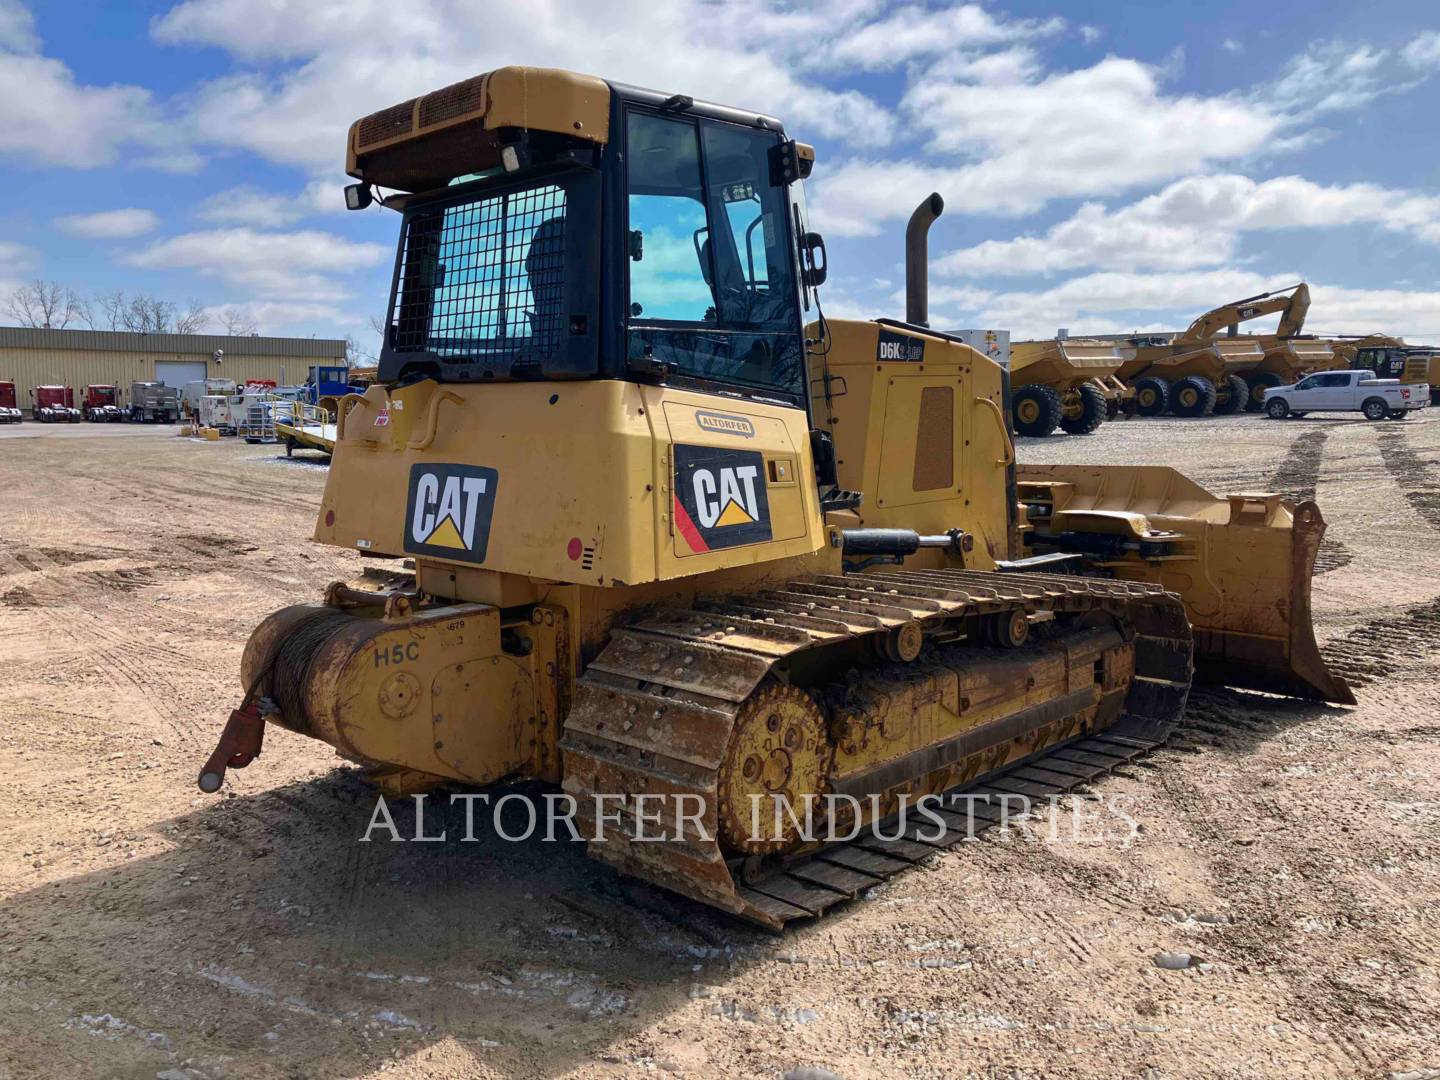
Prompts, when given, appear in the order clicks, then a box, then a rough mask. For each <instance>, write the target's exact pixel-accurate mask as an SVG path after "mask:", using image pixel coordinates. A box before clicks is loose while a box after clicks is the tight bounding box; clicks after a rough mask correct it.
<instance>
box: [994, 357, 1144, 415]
mask: <svg viewBox="0 0 1440 1080" xmlns="http://www.w3.org/2000/svg"><path fill="white" fill-rule="evenodd" d="M1128 351H1129V350H1127V349H1126V348H1125V347H1124V346H1121V345H1117V344H1115V343H1113V342H1109V341H1090V340H1086V339H1084V338H1064V339H1061V338H1052V339H1050V340H1048V341H1017V342H1013V343H1012V344H1011V346H1010V418H1011V422H1012V423H1013V424H1014V427H1015V432H1016V434H1018V435H1049V434H1050V433H1051V432H1053V431H1054V430H1055V429H1056V428H1060V429H1061V430H1063V431H1064V432H1065V433H1066V434H1069V435H1089V434H1090V433H1091V432H1093V431H1095V430H1096V429H1098V428H1099V427H1100V425H1101V424H1103V423H1104V422H1105V421H1106V420H1113V419H1114V418H1115V417H1117V416H1119V415H1121V414H1122V412H1124V411H1126V410H1127V409H1129V410H1132V411H1133V407H1134V399H1135V391H1134V390H1132V389H1130V388H1129V387H1128V386H1126V385H1125V384H1124V383H1122V382H1121V381H1120V380H1119V379H1118V378H1116V373H1117V372H1118V371H1119V370H1120V368H1121V367H1122V366H1123V365H1124V363H1125V360H1126V356H1127V353H1128Z"/></svg>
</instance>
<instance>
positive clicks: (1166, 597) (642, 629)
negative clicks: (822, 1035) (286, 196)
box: [199, 68, 1353, 928]
mask: <svg viewBox="0 0 1440 1080" xmlns="http://www.w3.org/2000/svg"><path fill="white" fill-rule="evenodd" d="M813 163H814V152H813V150H812V149H811V148H810V147H808V146H806V145H805V144H803V143H799V142H796V141H794V140H792V139H790V138H789V137H788V136H787V135H786V133H785V130H784V128H783V126H782V125H781V123H780V121H779V120H777V119H774V118H771V117H768V116H764V115H759V114H756V113H754V112H751V111H747V110H742V109H734V108H729V107H726V106H722V105H715V104H710V103H706V102H702V101H699V100H696V99H694V98H692V97H690V96H688V95H683V94H671V93H657V92H654V91H650V90H644V89H639V88H636V87H631V86H626V85H622V84H618V83H608V82H606V81H604V80H601V79H599V78H594V77H591V76H586V75H577V74H573V73H569V72H564V71H557V70H548V69H538V68H502V69H499V70H496V71H493V72H490V73H487V74H484V75H480V76H478V77H476V78H473V79H469V80H467V81H465V82H462V83H458V84H456V85H454V86H449V87H446V88H444V89H441V90H438V91H435V92H434V93H430V94H426V95H424V96H422V97H419V98H415V99H412V100H410V101H406V102H402V103H400V104H398V105H395V106H393V107H391V108H388V109H385V110H383V111H381V112H378V113H375V114H372V115H370V116H367V117H365V118H363V119H361V120H359V121H358V122H357V123H356V124H354V125H353V126H352V127H351V129H350V133H349V140H348V162H347V170H348V172H349V173H350V175H351V176H353V177H354V178H355V179H356V180H357V183H355V184H353V185H351V186H350V187H349V188H347V189H346V201H347V205H349V206H350V207H351V208H352V209H357V210H358V209H364V208H366V207H368V206H371V205H373V204H375V203H376V202H379V203H380V204H381V205H383V206H384V207H386V208H388V209H390V210H392V211H395V212H397V213H398V224H399V234H400V237H399V246H398V253H397V258H396V268H395V275H394V280H393V284H392V287H391V299H390V311H389V317H388V325H387V330H386V334H385V337H384V342H383V346H382V351H381V357H380V369H379V381H378V382H377V383H376V385H374V386H371V387H369V388H368V389H367V390H366V391H365V392H364V394H363V395H351V396H349V397H346V398H344V399H342V402H341V406H340V411H339V417H338V428H339V431H338V439H337V444H336V448H335V455H334V459H333V463H332V465H331V469H330V474H329V479H328V481H327V484H326V488H325V493H324V496H323V498H322V500H321V504H320V507H319V513H318V518H317V521H316V526H315V533H314V539H315V540H316V541H318V542H320V543H324V544H333V545H337V546H341V547H345V548H349V549H351V550H357V551H359V552H362V553H363V554H365V555H367V556H371V557H377V558H388V559H393V560H396V561H397V567H398V566H399V565H400V564H399V560H401V559H411V560H413V573H412V574H409V575H404V576H403V578H402V580H400V581H398V582H397V583H396V584H395V585H394V587H390V588H385V589H382V590H379V591H372V590H366V589H359V588H356V587H354V586H352V585H348V584H345V583H340V582H337V583H335V584H333V585H332V586H330V587H329V588H328V589H327V590H326V593H325V595H324V597H323V598H322V599H321V600H319V601H317V602H313V603H301V604H297V605H295V606H292V607H287V608H284V609H282V610H280V611H277V612H275V613H274V614H272V615H271V616H269V617H268V618H267V619H266V620H265V621H264V622H263V623H262V624H261V625H260V626H259V627H258V628H257V629H256V630H255V632H254V633H253V635H252V636H251V638H250V640H249V642H248V644H247V646H246V649H245V653H244V658H243V661H242V673H241V681H242V686H243V689H244V695H243V697H242V699H241V701H240V705H239V707H238V708H237V709H236V710H235V711H234V712H233V713H232V714H231V716H230V719H229V721H228V722H227V723H226V724H225V727H224V730H223V732H222V733H221V735H220V738H219V743H218V745H217V747H216V749H215V751H214V753H213V754H212V755H211V757H210V759H209V760H208V761H207V762H206V763H205V765H204V766H203V768H202V770H201V773H200V776H199V785H200V788H201V790H203V791H207V792H213V791H217V790H219V788H220V787H221V785H222V784H223V780H224V776H225V771H226V769H227V768H236V767H240V766H243V765H246V764H248V763H249V762H250V761H251V760H252V759H253V758H254V757H255V756H256V755H258V754H259V753H260V751H261V748H262V739H263V733H264V731H265V728H266V725H267V724H275V725H278V726H280V727H283V728H286V729H288V730H290V731H293V732H298V733H301V734H304V735H307V736H309V737H311V738H315V739H319V740H322V741H324V742H327V743H329V744H331V745H332V746H334V747H335V748H336V749H337V750H338V751H339V752H340V754H341V755H343V756H344V757H346V758H348V759H350V760H352V761H354V762H357V763H359V764H360V765H362V766H363V767H365V768H366V769H367V771H368V772H369V773H370V775H371V776H372V777H373V778H374V779H375V780H376V781H377V782H378V783H379V784H381V785H382V787H383V788H384V790H386V791H391V792H403V791H413V790H424V789H425V788H427V787H429V786H433V785H437V784H446V783H449V784H461V785H485V784H492V783H495V782H498V781H504V780H508V779H513V778H531V779H535V780H539V781H543V782H548V783H551V784H555V785H559V786H560V787H561V788H562V789H563V796H568V797H569V800H570V805H572V806H573V807H574V808H575V810H576V814H575V820H576V821H578V823H579V825H580V826H581V834H582V835H583V836H584V837H585V839H586V840H587V843H588V846H589V850H590V851H591V852H592V854H594V855H595V856H596V857H597V858H600V859H602V860H604V861H606V862H607V863H609V864H611V865H613V866H615V867H616V868H618V869H619V870H620V871H622V872H624V873H627V874H633V875H636V876H638V877H641V878H644V879H646V880H648V881H651V882H654V883H657V884H659V885H662V886H665V887H667V888H670V889H673V890H675V891H677V892H679V893H683V894H685V895H687V896H690V897H693V898H695V899H698V900H700V901H703V902H704V903H706V904H710V905H713V906H715V907H717V908H720V909H723V910H725V911H728V912H732V913H734V914H736V915H738V916H740V917H742V918H745V919H748V920H751V921H753V922H756V923H759V924H762V925H765V926H768V927H773V928H778V927H781V926H783V925H784V924H786V923H787V922H789V921H790V920H792V919H799V918H805V917H809V916H813V915H817V914H819V913H821V912H823V911H825V910H826V909H828V908H829V907H831V906H832V905H834V904H836V903H839V902H841V901H843V900H845V899H846V898H847V897H851V896H854V895H855V894H856V893H857V892H859V891H860V890H862V889H865V888H868V887H870V886H871V885H874V884H875V883H876V882H878V881H881V880H884V879H886V878H888V877H889V876H890V875H892V874H894V873H896V872H898V871H900V870H903V869H904V868H905V867H906V866H908V865H910V864H911V863H914V862H916V861H918V860H920V859H922V858H924V857H925V856H926V855H928V854H930V853H933V852H934V851H936V850H937V849H941V848H945V847H948V846H950V845H952V844H954V843H957V842H958V841H960V840H962V839H964V838H965V836H966V835H968V833H969V831H970V829H971V828H972V827H973V826H974V821H975V818H974V815H973V814H972V813H971V812H970V811H969V810H956V809H954V808H953V806H952V805H946V806H944V807H943V808H941V809H939V810H938V811H936V813H937V815H938V819H939V821H940V825H939V827H936V826H934V825H933V824H932V823H931V822H930V821H929V820H923V821H920V822H919V823H918V824H912V825H910V826H909V827H907V828H906V829H905V830H904V831H903V833H896V832H888V833H887V832H884V831H881V830H876V829H873V828H869V827H868V826H871V825H873V824H875V823H877V822H886V821H890V820H891V819H893V817H894V816H895V815H896V813H897V811H898V810H900V809H902V808H903V804H904V801H905V800H906V799H915V798H918V797H920V796H924V795H936V794H942V793H950V792H956V791H964V792H965V793H966V794H968V795H970V796H971V799H970V800H969V802H968V803H967V806H968V807H970V808H971V809H972V810H973V807H974V806H975V804H976V801H977V800H979V801H982V802H983V801H985V800H988V799H989V798H990V797H991V796H996V795H1006V794H1007V793H1008V794H1009V795H1012V796H1013V795H1015V794H1017V793H1019V794H1023V795H1025V796H1034V797H1044V796H1046V795H1049V794H1054V793H1059V792H1064V791H1067V790H1069V789H1071V788H1072V787H1073V786H1075V785H1076V784H1080V783H1083V782H1085V781H1087V780H1090V779H1093V778H1095V777H1097V776H1100V775H1103V774H1104V773H1106V772H1107V771H1109V770H1110V769H1113V768H1114V767H1115V766H1117V765H1119V764H1121V763H1123V762H1125V761H1128V760H1130V759H1132V758H1133V757H1134V756H1136V755H1137V754H1141V753H1144V752H1145V751H1146V750H1148V749H1149V748H1151V747H1154V746H1155V745H1157V744H1159V743H1160V742H1162V741H1163V740H1164V739H1165V737H1166V735H1167V734H1168V732H1169V730H1170V728H1171V726H1172V725H1173V724H1174V723H1175V721H1176V719H1177V718H1178V717H1179V716H1180V714H1181V712H1182V711H1183V709H1184V705H1185V700H1186V695H1187V693H1188V691H1189V688H1190V685H1191V681H1192V679H1193V678H1195V677H1197V676H1198V677H1205V678H1211V679H1217V680H1219V681H1221V682H1225V683H1230V684H1232V685H1236V686H1242V687H1253V688H1257V689H1262V690H1269V691H1275V692H1279V693H1283V694H1294V695H1297V696H1300V697H1305V698H1312V699H1324V700H1330V701H1341V702H1348V701H1352V700H1353V698H1352V697H1351V695H1350V691H1349V690H1348V688H1347V687H1346V685H1345V683H1344V681H1343V680H1342V679H1340V678H1338V677H1336V676H1334V675H1333V674H1332V673H1331V672H1329V671H1328V670H1327V669H1326V667H1325V665H1324V663H1323V661H1322V660H1321V658H1320V655H1319V652H1318V650H1317V648H1316V644H1315V640H1314V636H1313V632H1312V629H1311V626H1310V617H1309V597H1310V579H1311V572H1312V567H1313V563H1314V559H1315V554H1316V549H1317V546H1318V544H1319V542H1320V537H1321V534H1322V532H1323V530H1324V525H1323V522H1322V520H1321V517H1320V513H1319V510H1318V509H1317V508H1316V507H1315V505H1314V504H1313V503H1309V502H1306V503H1302V504H1300V505H1298V506H1297V505H1294V504H1292V503H1288V502H1286V501H1284V500H1283V499H1282V498H1281V497H1280V496H1278V495H1271V494H1236V495H1229V496H1225V497H1216V496H1213V495H1211V494H1209V493H1208V492H1206V491H1204V490H1203V489H1201V488H1200V487H1198V486H1197V485H1195V484H1193V483H1192V482H1190V481H1189V480H1186V479H1185V478H1184V477H1182V476H1180V475H1179V474H1177V473H1175V472H1173V471H1172V470H1169V469H1164V468H1158V467H1154V468H1147V467H1142V468H1122V467H1106V466H1072V467H1058V466H1048V467H1040V468H1036V467H1020V466H1018V465H1017V464H1016V461H1015V451H1014V446H1013V442H1012V439H1011V435H1010V432H1009V430H1008V426H1007V423H1006V405H1007V402H1006V385H1005V384H1006V374H1005V371H1004V369H1003V368H1001V367H1000V366H999V365H998V364H996V363H995V362H993V361H992V360H990V359H988V358H987V357H985V356H984V355H982V354H981V353H979V352H977V351H975V350H974V349H972V348H970V347H969V346H967V345H965V344H964V343H963V342H960V341H958V340H956V339H953V338H951V337H948V336H947V335H945V334H943V333H939V332H936V331H933V330H930V329H928V328H927V326H926V325H925V324H926V322H927V319H926V317H925V316H926V312H925V299H924V298H925V282H924V265H925V249H924V244H925V231H926V230H927V229H928V223H929V221H931V220H933V219H934V217H935V216H936V215H937V214H938V213H939V212H940V210H941V209H942V207H943V203H942V202H941V200H940V198H939V196H938V195H937V196H931V197H930V199H928V200H926V202H925V204H923V205H922V210H921V211H920V212H919V227H916V228H912V230H911V234H910V238H909V246H908V252H907V253H908V255H909V256H910V258H909V259H907V261H908V262H910V264H911V266H912V268H914V267H917V266H918V270H913V269H912V273H911V274H910V275H909V302H908V304H907V318H906V319H905V320H904V321H898V320H888V319H877V320H875V321H871V322H862V321H841V320H827V319H825V318H824V316H823V314H822V313H821V308H820V292H819V288H820V286H821V284H822V283H823V281H824V279H825V277H826V256H825V246H824V242H823V240H822V239H821V237H820V236H819V235H817V234H816V233H814V232H812V231H810V229H809V227H808V225H807V222H806V217H805V212H804V203H803V199H802V198H801V193H800V188H801V181H802V180H803V179H804V178H805V177H806V176H807V175H808V174H809V173H810V171H811V169H812V167H813ZM377 189H385V190H387V191H388V194H385V195H384V196H383V198H382V197H380V196H379V195H378V194H377ZM807 311H808V312H810V313H812V315H811V317H810V319H809V321H808V323H809V324H808V327H807V319H806V312H807ZM1076 570H1079V571H1083V573H1074V572H1071V571H1076ZM563 796H557V798H563ZM825 799H828V800H829V801H828V802H824V801H822V800H825ZM817 803H818V804H819V805H820V810H819V818H818V820H820V821H825V820H828V822H829V824H831V825H835V824H837V823H840V824H843V825H845V826H847V829H845V830H835V829H830V830H820V829H819V828H818V824H816V825H815V827H808V826H810V825H811V824H814V823H811V822H806V821H804V820H802V819H801V818H800V813H801V812H803V808H810V807H814V806H815V805H817ZM772 805H773V806H775V807H776V808H777V812H776V815H775V821H774V823H773V824H774V827H773V828H771V827H769V818H770V807H771V806H772ZM782 806H783V807H785V808H788V809H787V812H786V813H784V814H781V813H780V812H779V809H778V808H779V807H782ZM672 807H673V811H674V812H673V815H672V813H671V809H672ZM757 808H759V809H760V810H762V811H763V812H762V813H760V814H758V815H757V813H756V811H757ZM682 811H683V812H682ZM791 811H793V813H792V812H791ZM991 812H992V811H990V810H981V811H980V815H981V816H982V817H983V816H985V815H987V814H989V813H991ZM762 821H763V822H764V823H765V826H766V827H764V828H759V827H757V826H758V824H759V823H761V822H762ZM850 830H853V831H850ZM837 832H838V833H839V835H837ZM652 841H657V842H652Z"/></svg>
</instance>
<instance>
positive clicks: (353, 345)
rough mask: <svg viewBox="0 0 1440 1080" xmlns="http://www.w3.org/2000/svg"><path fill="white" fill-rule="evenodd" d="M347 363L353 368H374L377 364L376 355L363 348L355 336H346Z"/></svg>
mask: <svg viewBox="0 0 1440 1080" xmlns="http://www.w3.org/2000/svg"><path fill="white" fill-rule="evenodd" d="M345 362H346V363H347V364H349V365H350V366H351V367H373V366H374V364H375V354H374V353H373V352H370V351H368V350H366V349H365V348H364V347H363V346H361V344H360V342H359V341H357V340H356V338H355V335H354V334H346V335H345Z"/></svg>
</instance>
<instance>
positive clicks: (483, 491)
mask: <svg viewBox="0 0 1440 1080" xmlns="http://www.w3.org/2000/svg"><path fill="white" fill-rule="evenodd" d="M499 480H500V474H499V473H497V472H496V471H495V470H494V469H492V468H489V467H487V466H483V465H455V464H450V463H448V462H447V463H443V464H442V463H435V464H425V465H414V466H412V467H411V469H410V497H409V500H408V501H407V503H406V506H405V550H406V551H409V552H413V553H416V554H420V555H426V554H428V555H434V556H436V557H438V558H442V559H464V560H465V561H466V562H476V563H478V562H484V561H485V554H486V551H487V550H488V548H489V541H490V518H491V515H492V514H493V513H494V510H495V489H496V486H497V485H498V484H499Z"/></svg>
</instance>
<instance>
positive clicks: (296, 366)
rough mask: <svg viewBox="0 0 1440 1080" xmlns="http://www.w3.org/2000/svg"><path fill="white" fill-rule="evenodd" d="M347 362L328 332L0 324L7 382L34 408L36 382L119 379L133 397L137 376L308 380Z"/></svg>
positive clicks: (19, 400) (174, 382)
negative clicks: (293, 334)
mask: <svg viewBox="0 0 1440 1080" xmlns="http://www.w3.org/2000/svg"><path fill="white" fill-rule="evenodd" d="M343 363H345V342H343V341H338V340H332V339H327V338H278V337H229V336H226V335H224V334H132V333H126V332H123V331H116V330H36V329H31V328H29V327H23V326H0V382H14V383H15V397H16V404H17V405H19V406H20V407H21V408H22V409H24V410H26V412H27V415H28V412H29V408H30V401H31V398H30V391H31V390H32V389H34V388H35V387H37V386H42V385H51V384H60V385H65V386H70V387H73V388H74V390H75V401H76V404H77V405H78V404H79V401H80V397H81V395H82V394H83V393H84V388H85V387H86V386H87V385H91V384H97V383H113V384H114V385H116V386H119V387H120V388H121V390H122V392H123V394H124V398H123V400H124V401H125V402H126V403H128V401H129V396H128V395H129V390H130V384H131V383H132V382H137V381H141V380H155V381H157V382H163V383H165V384H166V385H167V386H176V387H180V386H184V385H185V384H186V383H187V382H193V381H195V380H196V379H234V380H235V382H237V383H242V382H244V381H245V380H246V379H274V380H275V381H276V382H277V383H282V384H286V383H302V382H304V381H305V376H306V374H307V369H308V368H309V367H310V366H311V365H312V364H343Z"/></svg>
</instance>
